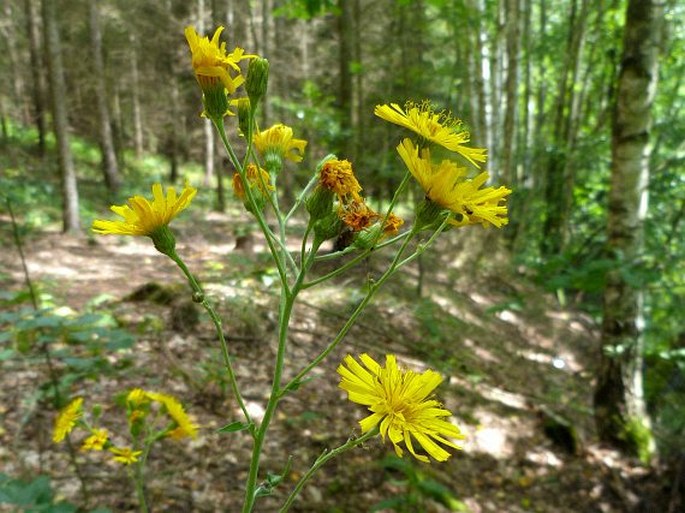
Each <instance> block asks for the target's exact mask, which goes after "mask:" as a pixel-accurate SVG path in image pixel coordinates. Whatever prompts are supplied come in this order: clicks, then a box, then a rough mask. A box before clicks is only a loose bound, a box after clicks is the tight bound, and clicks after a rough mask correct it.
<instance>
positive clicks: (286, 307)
mask: <svg viewBox="0 0 685 513" xmlns="http://www.w3.org/2000/svg"><path fill="white" fill-rule="evenodd" d="M307 235H308V231H307V233H305V237H304V241H303V243H302V244H303V248H302V251H303V252H304V251H305V246H304V245H305V244H306V240H307ZM317 250H318V245H317V244H314V245H313V246H312V247H311V248H310V250H309V254H308V255H307V258H305V259H304V261H303V262H302V265H301V268H300V272H299V274H298V276H297V280H296V281H295V283H294V284H293V287H292V289H291V291H290V292H288V291H286V290H285V288H283V289H281V307H280V310H279V316H278V320H279V330H278V353H277V355H276V363H275V366H274V377H273V381H272V383H271V393H270V395H269V400H268V402H267V404H266V408H265V411H264V417H263V419H262V423H261V424H260V426H259V429H258V431H257V433H256V435H255V441H254V445H253V446H252V457H251V459H250V471H249V475H248V479H247V483H246V486H245V501H244V503H243V510H242V511H243V513H250V512H251V511H252V508H253V507H254V503H255V499H256V490H257V478H258V476H259V462H260V458H261V453H262V448H263V445H264V440H265V438H266V433H267V431H268V429H269V424H270V423H271V420H272V418H273V414H274V412H275V411H276V407H277V406H278V403H279V401H280V399H281V397H282V396H283V393H282V389H281V379H282V376H283V367H284V363H285V351H286V347H287V343H288V328H289V327H290V317H291V315H292V311H293V306H294V304H295V299H296V298H297V295H298V294H299V292H300V290H302V283H303V282H304V277H305V275H306V273H307V270H308V269H309V267H310V266H311V265H312V263H313V262H314V255H315V254H316V251H317Z"/></svg>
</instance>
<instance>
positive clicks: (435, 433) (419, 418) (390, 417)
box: [338, 353, 465, 463]
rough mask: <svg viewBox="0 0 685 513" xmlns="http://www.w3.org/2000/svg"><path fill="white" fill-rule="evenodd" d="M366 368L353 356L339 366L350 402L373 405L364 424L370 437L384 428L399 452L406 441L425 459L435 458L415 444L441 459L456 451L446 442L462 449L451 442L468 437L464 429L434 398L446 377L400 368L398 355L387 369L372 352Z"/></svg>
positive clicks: (388, 359)
mask: <svg viewBox="0 0 685 513" xmlns="http://www.w3.org/2000/svg"><path fill="white" fill-rule="evenodd" d="M359 360H360V361H361V364H360V363H359V362H357V360H355V358H354V357H352V356H351V355H348V356H346V357H345V359H344V361H343V363H342V364H341V365H340V366H339V367H338V374H340V376H341V377H342V379H341V381H340V388H342V389H343V390H345V391H346V392H347V395H348V398H349V400H350V401H352V402H354V403H357V404H362V405H364V406H367V407H368V409H369V411H371V412H372V413H371V415H369V416H368V417H366V418H365V419H363V420H361V421H360V422H359V424H360V426H361V429H362V432H363V433H366V432H368V431H370V430H371V429H373V428H375V427H376V426H379V430H380V434H381V436H382V437H383V439H384V440H385V439H386V438H389V439H390V441H391V442H392V444H393V446H394V448H395V453H396V454H397V455H398V456H400V457H401V456H402V455H403V453H404V450H403V449H402V447H400V444H401V443H404V446H405V447H406V449H407V450H409V452H410V453H411V454H412V455H413V456H414V457H415V458H416V459H418V460H419V461H423V462H426V463H427V462H429V458H428V457H427V456H425V455H423V454H419V453H417V452H416V450H415V448H414V442H413V440H416V441H417V442H418V443H419V445H420V446H421V447H422V448H423V449H424V450H425V452H426V453H428V455H429V456H431V457H432V458H434V459H435V460H437V461H445V460H447V459H448V458H449V457H450V453H449V452H448V451H447V450H445V449H444V448H443V447H441V445H439V444H442V445H444V446H447V447H451V448H453V449H461V447H460V446H458V445H457V444H455V443H454V442H452V441H451V440H448V439H447V437H450V438H453V439H464V438H465V437H464V435H463V434H462V433H461V431H460V430H459V428H458V427H457V426H455V425H454V424H452V423H450V422H449V421H447V420H445V419H446V418H447V417H449V416H451V415H452V413H451V412H450V411H449V410H446V409H444V408H443V407H442V406H441V404H440V403H439V402H438V401H437V400H436V399H434V398H433V391H434V390H435V388H436V387H437V386H438V385H439V384H440V383H441V382H442V376H440V374H438V373H437V372H435V371H433V370H430V369H429V370H426V371H424V372H423V373H420V374H419V373H417V372H414V371H412V370H409V369H400V368H399V367H398V366H397V359H396V357H395V356H394V355H390V354H389V355H386V357H385V366H381V365H380V364H378V363H377V362H376V361H375V360H374V359H373V358H371V357H370V356H369V355H368V354H366V353H364V354H362V355H360V356H359Z"/></svg>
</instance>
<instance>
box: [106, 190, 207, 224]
mask: <svg viewBox="0 0 685 513" xmlns="http://www.w3.org/2000/svg"><path fill="white" fill-rule="evenodd" d="M196 193H197V189H195V188H194V187H191V186H190V185H188V184H187V183H186V185H185V187H184V188H183V192H181V195H180V196H177V195H176V189H174V188H173V187H168V188H167V191H166V196H165V195H164V192H163V190H162V185H161V184H159V183H156V184H154V185H153V186H152V196H153V200H152V201H150V200H148V199H147V198H144V197H143V196H133V197H132V198H129V199H128V205H113V206H112V207H111V210H112V212H114V213H115V214H117V215H119V216H121V217H123V218H124V219H123V221H107V220H102V219H96V220H95V221H93V228H92V229H93V232H95V233H98V234H101V235H133V236H148V237H152V235H153V234H154V233H155V232H156V231H157V230H159V229H161V228H164V227H166V226H167V225H168V224H169V222H171V220H172V219H173V218H174V217H176V216H177V215H178V214H179V212H181V211H182V210H184V209H185V208H186V207H187V206H188V205H190V202H191V200H192V199H193V198H194V197H195V194H196Z"/></svg>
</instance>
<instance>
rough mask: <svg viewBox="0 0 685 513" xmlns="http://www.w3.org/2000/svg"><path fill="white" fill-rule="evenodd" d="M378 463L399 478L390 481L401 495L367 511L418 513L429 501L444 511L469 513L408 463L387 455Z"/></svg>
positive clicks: (430, 479) (459, 502) (443, 489)
mask: <svg viewBox="0 0 685 513" xmlns="http://www.w3.org/2000/svg"><path fill="white" fill-rule="evenodd" d="M379 464H380V465H381V466H382V468H383V469H384V470H385V471H386V472H389V473H392V474H398V475H399V478H394V479H393V480H392V481H393V484H394V485H395V486H400V487H401V488H402V490H403V492H402V493H397V494H395V495H394V496H393V497H391V498H389V499H385V500H383V501H381V502H379V503H378V504H376V505H375V506H373V507H372V508H371V510H370V511H371V512H374V511H385V510H392V511H397V512H398V513H419V512H423V511H426V508H427V505H428V504H429V503H431V502H433V503H438V504H441V505H442V506H445V507H446V508H447V509H448V511H462V512H468V511H470V510H469V508H468V507H467V506H466V504H464V503H463V502H462V501H460V500H459V499H457V498H456V497H455V496H454V495H453V494H452V492H451V491H450V489H449V488H447V487H446V486H444V485H443V484H441V483H439V482H438V481H436V480H435V479H433V478H432V477H430V476H429V475H427V474H426V473H425V472H423V471H421V470H419V469H418V468H416V466H415V465H414V464H413V463H412V462H411V461H410V460H408V459H402V458H398V457H396V456H388V457H386V458H384V459H383V460H382V461H381V462H380V463H379Z"/></svg>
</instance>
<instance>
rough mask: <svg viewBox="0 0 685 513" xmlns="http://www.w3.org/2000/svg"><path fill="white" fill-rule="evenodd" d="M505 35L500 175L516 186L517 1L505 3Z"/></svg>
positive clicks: (510, 0) (508, 0)
mask: <svg viewBox="0 0 685 513" xmlns="http://www.w3.org/2000/svg"><path fill="white" fill-rule="evenodd" d="M506 20H507V21H506V23H507V26H506V34H507V80H506V95H507V108H506V111H505V114H504V133H503V134H502V142H503V144H502V146H503V148H502V175H503V180H504V182H505V183H507V184H510V185H513V186H515V185H516V159H515V155H514V151H515V141H516V133H517V131H516V125H515V123H516V111H517V107H518V68H519V46H520V45H519V37H520V30H519V0H507V2H506Z"/></svg>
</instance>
